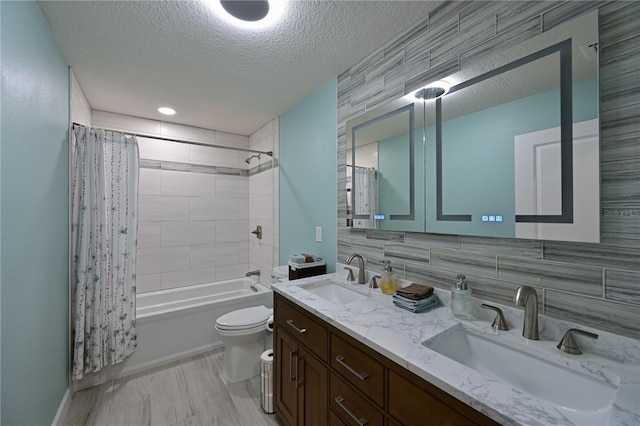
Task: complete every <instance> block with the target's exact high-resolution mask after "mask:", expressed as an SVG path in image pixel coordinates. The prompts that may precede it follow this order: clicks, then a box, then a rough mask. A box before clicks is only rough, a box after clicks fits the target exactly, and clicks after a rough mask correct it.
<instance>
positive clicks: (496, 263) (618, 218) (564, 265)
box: [337, 1, 640, 338]
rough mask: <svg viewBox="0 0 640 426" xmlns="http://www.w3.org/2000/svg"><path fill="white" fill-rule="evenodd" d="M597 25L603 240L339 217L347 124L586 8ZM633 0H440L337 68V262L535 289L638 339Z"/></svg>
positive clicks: (433, 281) (410, 275) (639, 97)
mask: <svg viewBox="0 0 640 426" xmlns="http://www.w3.org/2000/svg"><path fill="white" fill-rule="evenodd" d="M595 9H597V10H598V14H599V27H600V28H599V30H600V40H599V48H600V76H599V79H600V118H601V152H600V167H601V210H602V214H601V243H599V244H586V243H568V242H557V241H539V240H535V241H534V240H522V239H504V238H490V237H470V236H463V235H438V234H419V233H409V232H393V231H374V230H361V229H351V228H347V227H346V226H345V223H346V199H345V191H343V188H344V187H345V184H346V161H345V160H346V122H347V121H348V120H349V119H351V118H353V117H356V116H358V115H359V114H361V113H362V112H364V111H366V110H369V109H372V108H375V107H377V106H380V105H382V104H384V103H386V102H388V101H390V100H393V99H395V98H397V97H399V96H401V95H403V94H404V93H406V92H405V90H411V89H412V88H415V87H416V86H417V85H418V84H420V83H422V82H424V81H427V80H435V79H438V78H442V77H445V76H447V75H449V74H451V73H453V72H456V71H458V70H459V69H462V68H464V67H465V65H466V64H467V63H469V62H471V61H474V60H477V59H478V58H479V57H482V56H483V55H484V56H486V55H489V54H492V53H494V52H498V51H501V50H504V49H506V48H508V47H511V46H514V45H516V44H518V43H520V42H522V41H524V40H527V39H529V38H531V37H534V36H536V35H538V34H540V33H542V32H544V31H548V30H549V29H551V28H553V27H555V26H557V25H559V24H562V23H563V22H565V21H567V20H570V19H572V18H574V17H576V16H578V15H580V14H582V13H585V12H589V11H592V10H595ZM639 69H640V2H632V1H610V2H589V1H585V2H576V1H556V2H537V1H526V2H525V1H519V2H446V3H444V4H442V5H441V6H440V7H439V8H437V9H436V10H434V11H433V12H432V13H431V14H430V15H429V16H428V17H427V18H426V19H425V20H423V21H422V22H421V23H419V24H418V25H416V26H414V27H413V28H411V29H410V30H408V31H407V32H405V33H404V34H401V35H400V36H398V37H396V38H395V39H394V40H391V41H389V42H388V43H387V44H386V45H385V46H382V47H380V48H379V49H378V50H376V51H375V52H373V53H372V54H370V55H369V56H367V57H366V58H365V59H363V60H362V61H360V62H359V63H357V64H355V65H354V66H353V67H352V68H351V69H349V70H347V71H345V72H344V73H342V74H341V75H340V76H339V77H338V148H337V155H338V191H337V193H338V206H339V207H338V261H344V259H346V258H347V257H348V256H349V255H350V254H352V253H359V254H361V255H362V256H364V257H365V259H366V261H367V267H368V268H371V269H373V270H382V260H383V259H387V260H391V262H392V265H393V268H394V270H395V271H396V273H397V274H398V276H400V277H401V278H405V279H408V280H412V281H416V282H422V283H426V284H430V285H433V286H435V287H439V288H444V289H449V288H450V286H451V284H452V283H453V282H454V280H455V276H456V275H457V274H459V273H461V272H462V273H464V274H465V275H466V276H467V282H468V283H469V285H470V286H471V288H472V289H473V291H474V294H475V295H476V296H477V297H479V298H483V299H487V300H493V301H497V302H501V303H507V304H511V303H513V297H514V295H515V291H516V289H517V287H518V286H520V285H522V284H526V285H530V286H533V287H535V288H536V289H537V291H538V295H539V303H540V309H541V312H543V313H544V314H546V315H549V316H552V317H556V318H563V319H569V320H573V321H576V322H580V323H583V324H585V325H589V326H593V327H596V328H601V329H605V330H609V331H612V332H615V333H618V334H622V335H626V336H630V337H634V338H640V77H639V75H638V72H639V71H638V70H639Z"/></svg>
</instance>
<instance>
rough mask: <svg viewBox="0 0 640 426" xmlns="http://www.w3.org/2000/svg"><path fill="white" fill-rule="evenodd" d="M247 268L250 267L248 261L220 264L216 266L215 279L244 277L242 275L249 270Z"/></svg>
mask: <svg viewBox="0 0 640 426" xmlns="http://www.w3.org/2000/svg"><path fill="white" fill-rule="evenodd" d="M249 270H250V268H249V264H248V263H242V264H237V265H227V266H221V267H219V268H216V281H223V280H231V279H234V278H244V275H245V274H246V273H247V272H249ZM254 278H257V277H254ZM256 281H257V280H256Z"/></svg>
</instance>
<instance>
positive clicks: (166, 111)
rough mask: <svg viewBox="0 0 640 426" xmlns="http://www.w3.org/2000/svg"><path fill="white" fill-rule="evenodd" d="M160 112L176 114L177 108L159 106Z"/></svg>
mask: <svg viewBox="0 0 640 426" xmlns="http://www.w3.org/2000/svg"><path fill="white" fill-rule="evenodd" d="M158 112H159V113H160V114H164V115H175V114H176V110H175V109H173V108H168V107H161V108H158Z"/></svg>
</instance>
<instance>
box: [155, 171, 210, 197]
mask: <svg viewBox="0 0 640 426" xmlns="http://www.w3.org/2000/svg"><path fill="white" fill-rule="evenodd" d="M215 190H216V175H210V174H206V173H191V172H178V171H173V170H162V195H181V196H194V197H213V196H214V195H215Z"/></svg>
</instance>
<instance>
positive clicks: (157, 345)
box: [73, 278, 273, 391]
mask: <svg viewBox="0 0 640 426" xmlns="http://www.w3.org/2000/svg"><path fill="white" fill-rule="evenodd" d="M259 305H265V306H267V307H269V308H271V307H273V292H272V291H271V290H270V289H268V288H267V287H264V286H263V285H261V284H258V283H256V282H255V281H254V280H252V279H251V278H238V279H233V280H227V281H219V282H214V283H208V284H199V285H194V286H188V287H181V288H173V289H169V290H160V291H154V292H150V293H142V294H139V295H137V297H136V331H137V333H138V349H137V351H136V352H135V353H134V354H133V355H131V356H130V357H129V358H127V359H126V360H125V361H124V362H122V363H121V364H118V365H115V366H110V367H108V368H105V369H103V370H102V371H100V372H99V373H97V374H90V375H87V376H85V378H84V379H83V380H82V381H80V382H74V386H73V390H74V391H77V390H80V389H84V388H86V387H89V386H95V385H97V384H101V383H105V382H107V381H109V380H113V379H116V378H119V377H124V376H128V375H131V374H135V373H138V372H141V371H144V370H147V369H150V368H153V367H157V366H160V365H162V364H166V363H169V362H172V361H177V360H179V359H182V358H186V357H189V356H193V355H197V354H200V353H203V352H207V351H210V350H213V349H217V348H221V347H222V341H221V340H220V338H219V337H218V334H217V333H216V330H215V328H214V327H215V323H216V319H218V317H220V316H221V315H224V314H226V313H228V312H231V311H235V310H236V309H240V308H248V307H250V306H259Z"/></svg>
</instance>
